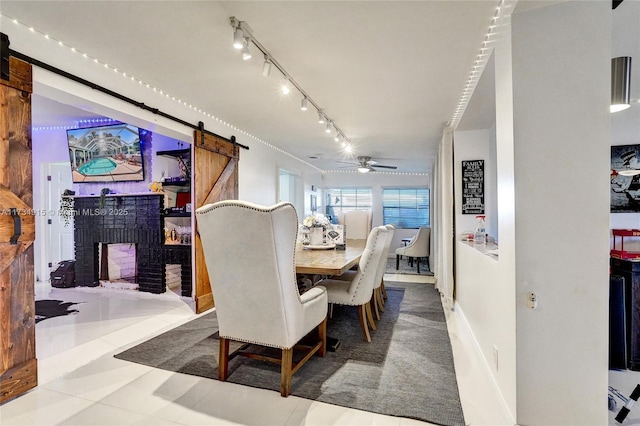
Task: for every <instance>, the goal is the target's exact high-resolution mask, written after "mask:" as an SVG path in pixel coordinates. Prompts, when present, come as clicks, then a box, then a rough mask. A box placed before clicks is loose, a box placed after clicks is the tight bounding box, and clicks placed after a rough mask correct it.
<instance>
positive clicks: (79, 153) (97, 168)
mask: <svg viewBox="0 0 640 426" xmlns="http://www.w3.org/2000/svg"><path fill="white" fill-rule="evenodd" d="M67 141H68V143H69V159H70V161H71V170H72V175H73V182H74V183H80V182H124V181H140V180H144V169H143V162H142V147H141V145H140V131H139V129H138V128H137V127H136V126H132V125H130V124H115V125H109V126H100V127H88V128H84V129H71V130H67Z"/></svg>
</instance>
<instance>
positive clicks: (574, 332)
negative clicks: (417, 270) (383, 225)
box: [456, 2, 611, 425]
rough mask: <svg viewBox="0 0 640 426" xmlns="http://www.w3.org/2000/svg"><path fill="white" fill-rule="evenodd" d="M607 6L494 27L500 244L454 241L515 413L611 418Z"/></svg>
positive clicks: (534, 13)
mask: <svg viewBox="0 0 640 426" xmlns="http://www.w3.org/2000/svg"><path fill="white" fill-rule="evenodd" d="M610 17H611V9H610V4H609V3H606V2H562V3H559V4H553V5H549V6H546V7H541V8H535V9H529V10H528V11H524V12H522V13H516V14H515V15H513V16H512V21H511V24H509V22H508V20H507V21H505V22H501V24H500V25H499V26H498V32H499V34H500V36H499V37H497V38H496V39H495V40H496V42H495V44H494V47H495V59H496V147H497V149H496V153H495V155H496V159H497V170H496V173H497V183H496V189H495V192H496V193H497V201H498V228H499V234H500V257H499V259H498V260H496V259H493V258H489V257H487V256H484V255H482V254H481V253H479V252H478V251H477V250H475V249H473V247H469V246H466V245H464V244H462V243H458V244H457V258H456V262H457V269H456V273H457V275H456V297H457V304H458V306H459V309H460V310H461V311H462V313H463V315H464V317H465V318H466V319H467V321H468V324H469V326H470V328H471V330H472V333H473V335H474V337H475V340H476V343H477V346H478V348H479V350H480V352H481V354H482V356H483V357H484V360H485V363H486V365H487V367H488V369H489V371H490V374H491V377H492V378H493V381H494V383H495V384H496V387H497V389H498V391H499V393H500V395H501V397H502V398H503V402H504V404H505V406H506V408H507V410H508V411H509V412H511V414H512V416H513V418H514V422H515V423H517V424H527V425H534V424H572V425H578V424H589V425H590V424H607V408H606V404H605V401H606V391H607V384H608V374H607V373H608V371H607V356H608V328H607V324H608V286H607V282H608V235H607V234H608V228H607V227H606V226H607V225H608V218H609V214H608V210H609V194H608V190H609V188H608V184H607V179H606V176H607V175H608V174H609V150H610V149H609V139H610V136H609V131H610V128H609V123H610V116H609V112H608V104H609V99H610V58H611V47H610V43H611V39H610V31H611V26H610V25H611V22H610ZM576 22H580V25H575V23H576ZM587 88H588V90H587ZM458 141H459V137H458V135H456V147H457V143H458ZM475 154H477V153H476V152H472V153H471V154H470V155H475ZM456 159H457V160H458V159H459V157H456ZM568 164H575V165H580V167H575V168H572V167H567V165H568ZM489 191H491V192H493V191H494V190H489ZM530 291H532V292H535V293H536V294H537V296H538V307H537V309H535V310H532V309H530V308H529V307H528V306H527V303H526V300H527V293H528V292H530ZM494 346H495V347H497V348H498V350H499V364H498V366H497V368H496V365H495V362H494V358H493V350H494Z"/></svg>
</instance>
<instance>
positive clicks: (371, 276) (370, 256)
mask: <svg viewBox="0 0 640 426" xmlns="http://www.w3.org/2000/svg"><path fill="white" fill-rule="evenodd" d="M386 234H387V228H385V227H384V226H378V227H375V228H373V229H372V230H371V232H370V233H369V236H368V237H367V244H366V246H365V248H364V251H363V252H362V256H361V257H360V263H359V267H358V270H357V271H355V274H354V275H353V278H352V279H351V280H339V279H326V280H322V281H321V282H320V284H321V285H322V286H324V287H325V288H326V289H327V297H328V299H329V303H332V304H337V305H350V306H357V307H358V315H359V318H360V327H361V328H362V334H363V335H364V339H365V340H366V341H367V342H371V334H370V333H369V325H370V326H371V329H373V330H375V329H376V324H375V322H374V320H373V315H372V313H371V304H370V301H371V297H372V295H373V288H374V287H375V285H376V276H377V272H378V264H379V263H380V260H381V257H382V252H383V251H384V245H385V242H386ZM367 322H368V323H369V325H367Z"/></svg>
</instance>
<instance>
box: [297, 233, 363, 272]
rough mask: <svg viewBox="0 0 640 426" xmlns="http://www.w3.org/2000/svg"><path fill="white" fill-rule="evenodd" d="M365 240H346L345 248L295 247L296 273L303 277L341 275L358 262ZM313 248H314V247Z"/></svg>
mask: <svg viewBox="0 0 640 426" xmlns="http://www.w3.org/2000/svg"><path fill="white" fill-rule="evenodd" d="M366 244H367V240H347V242H346V244H345V248H344V250H343V249H339V248H325V247H317V248H309V247H305V246H304V245H303V244H302V243H298V245H297V246H296V273H298V274H305V275H342V274H343V273H344V272H345V271H348V270H349V269H351V268H352V267H354V266H356V265H357V264H358V262H359V261H360V257H361V256H362V253H363V252H364V248H365V246H366ZM314 247H315V246H314Z"/></svg>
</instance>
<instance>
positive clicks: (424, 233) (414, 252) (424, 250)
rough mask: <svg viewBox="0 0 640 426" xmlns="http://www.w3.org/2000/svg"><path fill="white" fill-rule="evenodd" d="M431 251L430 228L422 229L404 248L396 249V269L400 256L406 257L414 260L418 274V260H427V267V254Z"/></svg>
mask: <svg viewBox="0 0 640 426" xmlns="http://www.w3.org/2000/svg"><path fill="white" fill-rule="evenodd" d="M430 249H431V228H426V227H422V228H420V229H418V233H417V234H416V235H415V237H414V238H413V239H412V240H411V242H410V243H409V244H407V246H406V247H400V248H397V249H396V269H398V268H399V267H400V256H407V257H409V258H415V259H416V265H417V269H418V273H420V259H421V258H426V259H427V268H429V269H430V267H429V254H430Z"/></svg>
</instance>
